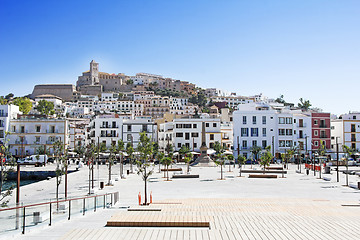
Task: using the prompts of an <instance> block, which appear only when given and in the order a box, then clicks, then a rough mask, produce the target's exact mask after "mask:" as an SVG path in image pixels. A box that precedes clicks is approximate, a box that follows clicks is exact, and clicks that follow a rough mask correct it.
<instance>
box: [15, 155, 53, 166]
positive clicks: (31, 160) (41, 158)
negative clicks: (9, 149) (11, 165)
mask: <svg viewBox="0 0 360 240" xmlns="http://www.w3.org/2000/svg"><path fill="white" fill-rule="evenodd" d="M47 160H48V157H47V155H31V156H28V157H26V158H24V159H20V160H18V161H17V162H18V163H20V164H31V165H32V164H33V165H38V166H39V165H40V166H41V165H44V164H45V163H46V162H47Z"/></svg>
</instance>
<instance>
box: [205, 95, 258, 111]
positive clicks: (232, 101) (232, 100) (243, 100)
mask: <svg viewBox="0 0 360 240" xmlns="http://www.w3.org/2000/svg"><path fill="white" fill-rule="evenodd" d="M210 99H211V100H212V101H213V102H226V104H227V106H228V107H231V108H234V109H237V106H238V105H239V104H247V103H251V102H254V99H252V98H249V97H243V96H226V97H224V96H214V97H211V98H210Z"/></svg>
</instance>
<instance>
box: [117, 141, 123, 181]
mask: <svg viewBox="0 0 360 240" xmlns="http://www.w3.org/2000/svg"><path fill="white" fill-rule="evenodd" d="M124 146H125V144H124V141H123V140H122V139H120V140H119V141H118V142H117V147H116V150H117V152H118V153H119V155H120V177H121V178H124V165H123V151H124V149H125V148H124Z"/></svg>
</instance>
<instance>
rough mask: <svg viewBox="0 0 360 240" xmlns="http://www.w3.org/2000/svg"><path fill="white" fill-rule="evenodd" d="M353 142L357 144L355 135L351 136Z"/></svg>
mask: <svg viewBox="0 0 360 240" xmlns="http://www.w3.org/2000/svg"><path fill="white" fill-rule="evenodd" d="M351 141H352V142H356V135H355V134H351Z"/></svg>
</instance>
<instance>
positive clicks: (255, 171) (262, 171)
mask: <svg viewBox="0 0 360 240" xmlns="http://www.w3.org/2000/svg"><path fill="white" fill-rule="evenodd" d="M241 173H264V170H248V169H246V170H245V169H244V170H241ZM265 173H275V174H282V173H284V174H287V171H285V170H284V171H278V170H266V171H265Z"/></svg>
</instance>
